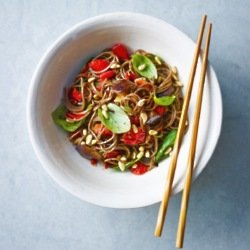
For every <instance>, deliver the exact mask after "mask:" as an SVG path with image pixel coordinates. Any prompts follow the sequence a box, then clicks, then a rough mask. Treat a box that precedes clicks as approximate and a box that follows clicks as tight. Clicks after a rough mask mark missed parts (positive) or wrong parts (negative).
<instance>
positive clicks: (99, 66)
mask: <svg viewBox="0 0 250 250" xmlns="http://www.w3.org/2000/svg"><path fill="white" fill-rule="evenodd" d="M108 66H109V62H108V61H107V60H105V59H94V60H92V61H91V62H90V63H89V67H90V68H91V69H93V70H94V71H101V70H104V69H105V68H107V67H108Z"/></svg>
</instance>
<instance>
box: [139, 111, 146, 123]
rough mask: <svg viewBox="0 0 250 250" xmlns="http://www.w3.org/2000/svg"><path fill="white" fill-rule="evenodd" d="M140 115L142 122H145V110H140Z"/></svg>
mask: <svg viewBox="0 0 250 250" xmlns="http://www.w3.org/2000/svg"><path fill="white" fill-rule="evenodd" d="M140 117H141V119H142V123H143V124H145V123H146V121H147V119H148V116H147V114H146V113H145V112H142V113H141V114H140Z"/></svg>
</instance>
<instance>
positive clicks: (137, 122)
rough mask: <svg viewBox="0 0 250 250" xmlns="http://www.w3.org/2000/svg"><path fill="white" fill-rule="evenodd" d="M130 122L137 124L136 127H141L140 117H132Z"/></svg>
mask: <svg viewBox="0 0 250 250" xmlns="http://www.w3.org/2000/svg"><path fill="white" fill-rule="evenodd" d="M130 120H131V123H132V124H135V125H136V126H139V125H140V118H139V116H131V117H130Z"/></svg>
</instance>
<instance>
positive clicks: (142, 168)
mask: <svg viewBox="0 0 250 250" xmlns="http://www.w3.org/2000/svg"><path fill="white" fill-rule="evenodd" d="M130 171H131V172H132V173H133V174H136V175H142V174H145V173H146V172H147V171H148V166H147V165H145V164H143V163H141V162H137V163H136V167H135V168H130Z"/></svg>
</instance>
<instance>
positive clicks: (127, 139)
mask: <svg viewBox="0 0 250 250" xmlns="http://www.w3.org/2000/svg"><path fill="white" fill-rule="evenodd" d="M145 137H146V133H145V131H144V130H143V129H142V128H138V132H137V133H135V132H134V131H133V130H130V131H129V132H127V133H125V134H124V135H123V136H122V140H123V142H124V143H125V144H127V145H138V144H142V143H144V141H145Z"/></svg>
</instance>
